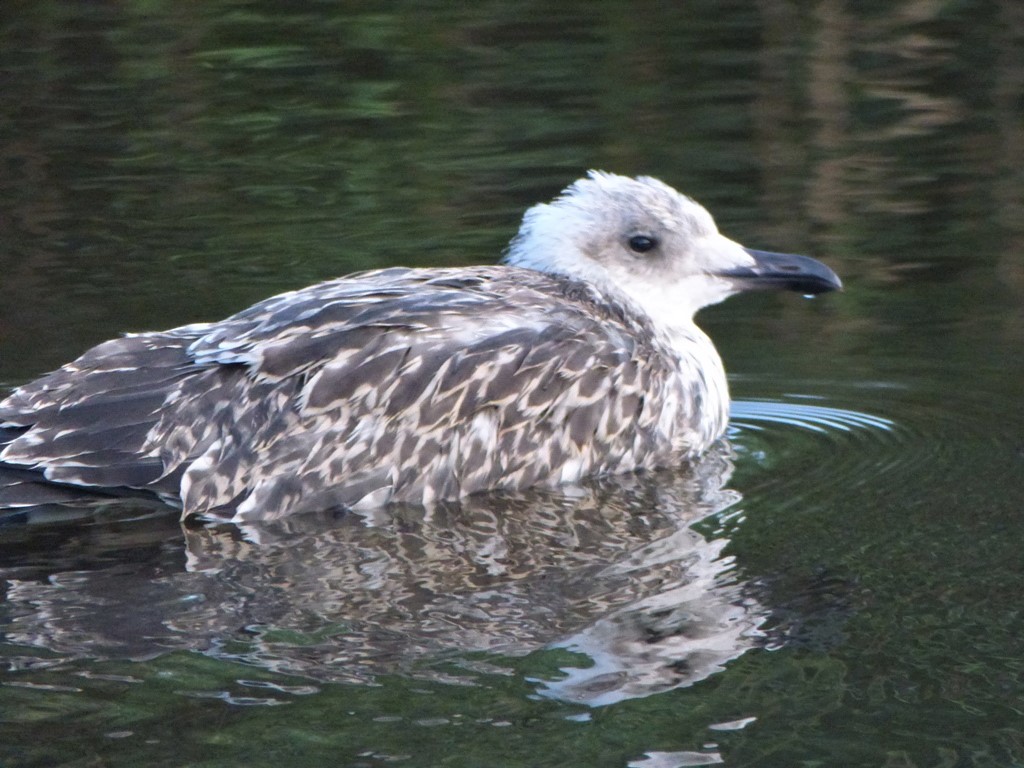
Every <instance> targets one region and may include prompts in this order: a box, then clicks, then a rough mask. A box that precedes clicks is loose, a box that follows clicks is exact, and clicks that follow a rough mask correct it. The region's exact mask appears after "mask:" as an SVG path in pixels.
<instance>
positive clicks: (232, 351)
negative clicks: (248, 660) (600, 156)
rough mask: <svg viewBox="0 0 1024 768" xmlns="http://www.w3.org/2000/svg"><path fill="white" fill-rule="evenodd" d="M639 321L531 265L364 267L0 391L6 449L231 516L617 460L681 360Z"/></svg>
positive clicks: (56, 473)
mask: <svg viewBox="0 0 1024 768" xmlns="http://www.w3.org/2000/svg"><path fill="white" fill-rule="evenodd" d="M641 326H642V321H640V320H638V319H636V318H633V317H631V316H629V315H628V313H624V312H623V311H622V310H621V309H620V308H613V307H609V306H606V305H605V304H603V303H602V302H601V300H600V298H599V297H598V296H596V295H595V294H594V292H593V291H592V290H591V289H589V288H587V287H586V286H584V285H581V284H579V283H574V282H570V281H568V280H564V279H560V278H556V277H552V276H549V275H542V274H539V273H536V272H532V271H528V270H521V269H515V268H507V267H494V268H487V267H482V268H474V269H462V270H444V269H437V270H407V269H394V270H383V271H378V272H370V273H363V274H361V275H356V276H353V277H349V278H344V279H340V280H335V281H330V282H327V283H322V284H320V285H317V286H312V287H310V288H307V289H304V290H302V291H296V292H292V293H289V294H283V295H281V296H278V297H274V298H271V299H268V300H266V301H264V302H260V303H259V304H256V305H254V306H252V307H250V308H249V309H247V310H245V311H243V312H240V313H238V314H237V315H234V316H232V317H230V318H227V319H226V320H224V321H222V322H220V323H216V324H212V325H196V326H186V327H184V328H181V329H176V330H174V331H168V332H166V333H162V334H138V335H135V336H129V337H125V338H123V339H117V340H114V341H111V342H107V343H105V344H101V345H99V346H98V347H95V348H94V349H92V350H90V351H89V352H87V353H85V354H84V355H83V356H82V357H80V358H79V359H78V360H76V361H74V362H73V363H70V364H69V365H67V366H65V367H64V368H62V369H60V370H59V371H56V372H54V373H52V374H49V375H48V376H45V377H43V378H42V379H39V380H38V381H36V382H34V383H32V384H30V385H27V386H26V387H23V388H22V389H20V390H17V391H15V392H14V393H13V394H12V395H10V396H9V397H8V398H7V400H5V401H4V402H3V403H0V423H2V424H3V425H6V426H8V427H16V428H17V429H16V430H15V431H14V432H12V433H11V434H13V435H14V436H13V438H11V439H9V442H8V444H7V446H6V448H4V449H3V452H2V453H0V461H3V462H6V463H8V464H10V465H16V466H19V467H35V468H38V469H41V470H44V471H45V473H46V476H47V477H48V478H49V479H52V480H56V481H59V482H62V483H67V484H71V485H73V484H86V485H94V486H95V485H111V486H117V485H124V486H129V487H133V488H140V487H146V488H151V489H153V490H155V491H157V492H160V493H162V494H165V495H166V494H167V493H169V492H176V491H178V490H179V488H178V486H179V484H180V495H181V499H182V505H183V507H184V514H195V513H214V512H217V511H218V510H221V509H226V510H228V514H233V513H235V512H237V514H238V516H240V517H245V516H261V517H273V516H278V515H283V514H286V513H289V512H292V511H295V510H296V509H297V508H300V507H303V506H306V505H312V506H320V505H323V504H324V503H325V501H327V500H329V501H330V503H331V504H344V505H350V506H359V505H371V504H372V505H378V504H380V503H384V502H387V501H410V502H419V503H429V502H431V501H433V500H435V499H440V498H450V497H457V496H461V495H464V494H466V493H471V492H473V491H477V490H481V489H485V488H500V487H505V488H514V487H523V486H526V485H531V484H535V483H538V482H562V481H565V480H566V479H569V480H574V479H578V478H579V477H580V476H582V475H584V474H588V473H591V472H602V471H621V469H622V468H623V467H624V465H626V464H630V463H631V462H632V464H633V465H634V466H635V465H637V464H641V463H642V462H638V461H637V457H639V456H644V457H646V458H645V461H649V462H652V463H657V462H659V461H661V460H663V459H664V457H665V450H664V448H665V447H666V445H667V443H666V441H665V437H664V435H663V434H661V433H660V432H659V430H658V423H657V417H656V416H650V417H649V418H646V419H645V418H643V416H644V409H643V407H642V404H643V402H644V399H643V398H644V395H645V393H646V392H649V391H656V390H658V389H659V388H665V387H669V386H671V379H672V376H673V375H675V373H677V371H675V370H674V369H673V362H672V361H673V360H674V358H673V357H672V356H671V355H668V354H665V353H664V350H663V349H660V348H658V344H659V343H660V342H659V341H658V339H657V338H656V337H655V336H654V335H653V334H651V333H649V332H648V331H649V329H647V328H644V327H641ZM638 416H640V417H641V418H639V419H638ZM662 431H663V430H662ZM625 468H626V469H630V468H633V466H625Z"/></svg>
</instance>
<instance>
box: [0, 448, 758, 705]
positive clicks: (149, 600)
mask: <svg viewBox="0 0 1024 768" xmlns="http://www.w3.org/2000/svg"><path fill="white" fill-rule="evenodd" d="M728 450H729V449H728V446H726V445H719V446H718V447H716V448H715V449H713V450H712V451H711V452H709V453H708V454H707V455H705V456H704V457H703V458H702V459H701V460H699V461H697V462H694V464H693V465H692V466H688V467H685V468H682V469H679V470H675V471H660V472H651V473H647V474H643V475H632V476H630V475H626V476H621V477H616V478H609V479H604V480H596V481H591V482H589V483H587V484H585V485H582V486H576V487H573V488H568V489H564V488H563V489H557V490H532V491H524V492H515V493H511V492H509V493H497V494H486V495H481V496H474V497H469V498H466V499H463V500H462V501H461V502H458V503H456V502H453V503H446V504H439V505H437V506H435V507H433V508H431V509H428V510H425V509H423V508H415V507H393V508H389V509H384V510H374V511H367V512H365V513H363V514H359V515H357V514H354V513H351V512H349V513H344V514H340V513H339V514H336V515H334V514H330V513H321V514H315V515H297V516H293V517H290V518H286V519H282V520H276V521H267V522H255V523H246V524H244V525H241V526H233V525H222V526H208V527H193V528H185V529H182V530H184V550H182V547H181V535H180V533H177V532H176V531H174V530H172V529H171V528H170V523H171V522H173V521H170V520H169V518H168V516H166V515H163V516H158V517H153V518H151V519H150V521H149V522H148V523H146V524H143V523H144V522H145V521H139V520H135V521H133V522H132V523H131V524H130V525H125V524H120V528H119V529H118V528H117V526H118V524H117V523H111V524H109V525H104V524H99V523H96V522H92V523H91V524H90V525H82V527H81V528H79V529H77V530H76V531H75V533H74V536H73V538H74V539H75V542H74V545H73V547H72V545H71V544H70V543H69V544H68V546H67V547H66V548H64V550H62V548H61V547H60V546H54V542H53V541H52V540H48V541H45V542H43V544H42V546H45V547H47V549H48V553H46V554H41V555H40V557H39V558H35V559H34V560H33V559H32V558H26V557H24V552H23V551H22V553H21V555H22V556H21V557H20V558H19V560H18V562H21V563H24V562H27V561H30V560H31V561H33V562H35V564H36V565H35V566H33V567H26V566H21V567H12V568H4V569H2V570H0V577H3V578H5V579H6V581H7V596H6V602H7V606H6V608H7V612H8V615H10V616H12V617H13V620H12V621H11V622H10V624H9V626H7V627H6V628H5V631H6V634H7V639H8V641H10V642H15V643H20V644H24V645H31V646H38V647H42V648H46V649H48V650H50V651H52V652H54V653H58V654H61V655H64V656H71V657H74V658H90V659H91V658H97V657H98V658H106V659H142V658H152V657H155V656H158V655H160V654H163V653H166V652H169V651H172V650H182V649H187V650H193V651H198V652H201V653H204V654H207V655H210V656H212V657H217V658H225V659H236V660H240V661H244V662H246V663H249V664H257V665H260V666H263V667H265V668H267V669H270V670H273V671H275V672H278V673H288V674H294V675H301V676H304V677H307V678H312V679H315V680H318V681H323V682H349V683H370V682H373V681H374V680H375V678H376V677H377V676H379V675H382V674H400V675H405V676H411V677H424V678H429V679H434V680H441V681H445V680H448V681H452V682H458V683H462V684H474V683H477V682H479V681H480V679H481V676H482V675H483V676H486V674H488V673H501V674H510V671H509V669H508V667H507V661H508V657H519V656H524V655H526V654H529V653H531V652H533V651H537V650H540V649H544V648H561V649H566V650H569V651H572V652H575V653H578V654H579V664H578V665H575V664H574V665H573V666H568V665H567V666H566V667H565V668H564V669H563V670H562V674H561V676H558V677H557V678H552V679H544V680H531V683H532V684H533V685H534V686H535V689H536V692H537V693H538V694H539V695H542V696H546V697H550V698H555V699H559V700H564V701H573V702H577V703H582V704H589V705H605V704H609V703H613V702H616V701H620V700H623V699H629V698H636V697H642V696H648V695H651V694H654V693H659V692H662V691H666V690H672V689H675V688H679V687H682V686H687V685H691V684H693V683H695V682H698V681H700V680H702V679H705V678H706V677H708V676H709V675H711V674H713V673H715V672H716V671H717V670H719V669H721V668H722V666H723V665H725V664H726V663H727V662H729V661H730V660H732V659H734V658H736V657H738V656H739V655H741V654H742V653H744V652H745V651H746V650H748V649H749V648H751V647H753V646H754V645H756V644H757V643H758V638H759V636H760V633H759V627H760V625H761V624H762V622H763V621H764V618H765V611H764V609H763V608H762V607H761V606H760V605H759V604H758V603H757V602H756V600H754V599H753V598H752V597H750V596H749V595H748V594H747V592H748V590H746V589H745V587H744V585H743V584H742V583H741V582H740V581H738V580H737V579H736V578H735V576H734V575H733V574H732V573H731V561H730V559H729V558H728V557H726V556H723V548H724V547H725V545H726V543H727V542H726V541H725V540H721V539H719V540H709V539H707V538H705V536H703V535H702V534H701V533H699V532H698V531H697V530H695V529H694V527H693V526H694V523H696V522H698V521H701V520H705V519H706V518H708V517H709V516H711V515H714V514H716V513H719V512H721V511H722V510H724V509H726V508H727V507H730V506H732V505H735V504H736V503H737V502H738V501H739V495H738V494H737V493H736V492H735V491H731V490H728V489H726V488H725V484H726V482H727V480H728V477H729V475H730V473H731V471H732V464H731V462H730V460H729V458H728ZM30 527H35V526H30ZM65 527H67V526H65ZM112 527H113V528H114V529H115V530H112ZM118 530H119V531H120V533H121V534H123V535H124V536H128V537H133V538H132V540H131V541H130V542H125V541H122V540H120V539H119V534H118ZM143 531H149V532H150V536H151V537H152V541H150V542H149V546H146V545H145V543H144V542H140V541H139V540H138V539H139V537H140V536H142V535H143V533H142V532H143ZM34 538H35V540H39V536H38V532H37V534H36V536H35V537H34ZM62 551H67V552H73V553H74V556H73V557H70V556H65V555H62ZM140 553H146V554H145V555H141V554H140ZM182 554H184V557H182ZM46 557H50V558H52V559H51V560H50V561H49V562H46V561H45V558H46ZM140 558H141V562H140ZM5 559H8V558H5ZM8 561H10V560H9V559H8ZM568 658H573V659H574V658H576V657H568Z"/></svg>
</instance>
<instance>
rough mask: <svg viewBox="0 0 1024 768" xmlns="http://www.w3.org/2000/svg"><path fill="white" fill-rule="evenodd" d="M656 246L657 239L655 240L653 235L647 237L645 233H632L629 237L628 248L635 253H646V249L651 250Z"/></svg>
mask: <svg viewBox="0 0 1024 768" xmlns="http://www.w3.org/2000/svg"><path fill="white" fill-rule="evenodd" d="M657 246H658V241H657V240H655V239H654V238H653V237H648V236H647V235H633V236H632V237H631V238H629V247H630V249H632V250H634V251H636V252H637V253H647V252H648V251H650V250H652V249H653V248H656V247H657Z"/></svg>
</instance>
